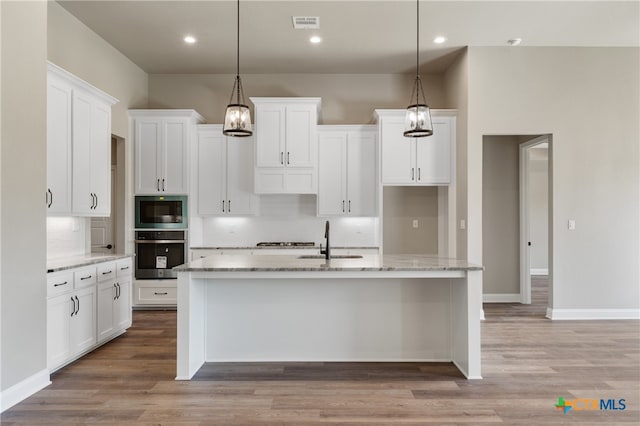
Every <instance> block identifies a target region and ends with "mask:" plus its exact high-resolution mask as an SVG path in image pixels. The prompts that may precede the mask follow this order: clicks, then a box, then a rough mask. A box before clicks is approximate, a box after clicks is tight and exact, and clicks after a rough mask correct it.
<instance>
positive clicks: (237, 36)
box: [236, 0, 240, 104]
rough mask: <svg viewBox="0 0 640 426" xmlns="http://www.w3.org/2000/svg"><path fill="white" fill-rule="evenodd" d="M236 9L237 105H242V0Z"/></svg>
mask: <svg viewBox="0 0 640 426" xmlns="http://www.w3.org/2000/svg"><path fill="white" fill-rule="evenodd" d="M236 4H237V9H236V80H237V83H238V84H237V97H236V100H237V102H236V103H238V104H239V103H240V0H238V1H237V3H236Z"/></svg>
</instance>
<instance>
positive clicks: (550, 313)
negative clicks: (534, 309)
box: [547, 308, 640, 320]
mask: <svg viewBox="0 0 640 426" xmlns="http://www.w3.org/2000/svg"><path fill="white" fill-rule="evenodd" d="M547 318H549V319H552V320H619V319H640V309H553V308H547Z"/></svg>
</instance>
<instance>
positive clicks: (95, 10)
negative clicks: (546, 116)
mask: <svg viewBox="0 0 640 426" xmlns="http://www.w3.org/2000/svg"><path fill="white" fill-rule="evenodd" d="M58 3H60V4H61V5H62V6H63V7H64V8H65V9H67V10H68V11H69V12H71V13H72V14H73V15H75V16H76V17H77V18H78V19H80V20H81V21H82V22H84V23H85V24H86V25H87V26H88V27H90V28H91V29H92V30H94V31H95V32H96V33H98V34H99V35H100V36H101V37H102V38H104V39H105V40H107V41H108V42H109V43H111V44H112V45H113V46H114V47H115V48H116V49H118V50H119V51H121V52H122V53H123V54H125V55H126V56H127V57H129V58H130V59H131V60H132V61H133V62H135V63H136V64H137V65H138V66H140V67H141V68H142V69H143V70H145V71H146V72H148V73H151V74H157V73H167V74H170V73H205V74H209V73H216V74H218V73H220V74H226V73H235V63H236V61H235V55H236V38H235V37H236V2H235V1H233V0H209V1H206V0H200V1H186V0H174V1H155V0H143V1H113V0H112V1H96V0H91V1H79V0H73V1H62V0H58ZM639 5H640V1H638V0H633V1H610V0H609V1H575V0H574V1H541V0H537V1H493V2H487V1H481V0H474V1H455V0H448V1H429V0H422V1H421V3H420V35H421V37H420V44H421V46H420V47H421V58H420V59H421V63H422V65H423V66H424V69H423V70H424V71H428V72H442V71H443V70H444V69H446V67H447V66H448V65H449V64H450V63H451V61H452V60H453V58H454V57H455V56H456V55H457V52H459V51H460V49H462V48H463V47H464V46H506V45H507V40H508V39H511V38H516V37H520V38H522V39H523V42H522V44H521V45H520V47H512V48H513V49H518V48H526V47H527V46H640V30H639V26H640V24H639V22H640V8H639ZM415 9H416V3H415V1H413V0H395V1H378V0H374V1H365V0H346V1H328V0H302V1H300V0H298V1H269V0H253V1H249V0H241V2H240V31H241V34H240V39H241V41H240V49H241V51H240V71H241V73H401V72H412V71H415V52H416V51H415V48H416V19H415ZM294 15H295V16H319V17H320V24H321V25H320V30H294V29H293V26H292V22H291V17H292V16H294ZM316 33H317V34H318V35H320V36H321V37H322V38H323V42H322V43H321V44H319V45H312V44H310V43H309V41H308V40H309V37H310V35H311V34H316ZM187 34H191V35H193V36H195V37H196V38H197V39H198V42H197V43H196V44H195V45H190V46H189V45H186V44H185V43H184V42H183V41H182V39H183V37H184V36H185V35H187ZM436 35H444V36H446V37H447V42H446V43H444V44H443V45H439V46H438V45H435V44H434V43H433V41H432V40H433V38H434V37H435V36H436Z"/></svg>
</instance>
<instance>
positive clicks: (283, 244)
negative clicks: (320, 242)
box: [256, 241, 315, 247]
mask: <svg viewBox="0 0 640 426" xmlns="http://www.w3.org/2000/svg"><path fill="white" fill-rule="evenodd" d="M256 245H257V246H258V247H313V246H314V245H315V243H314V242H313V241H311V242H309V241H262V242H259V243H258V244H256Z"/></svg>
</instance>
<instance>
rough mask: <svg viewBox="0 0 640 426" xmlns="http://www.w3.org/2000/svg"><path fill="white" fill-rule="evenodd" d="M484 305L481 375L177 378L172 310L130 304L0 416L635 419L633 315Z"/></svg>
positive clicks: (539, 299) (373, 367)
mask: <svg viewBox="0 0 640 426" xmlns="http://www.w3.org/2000/svg"><path fill="white" fill-rule="evenodd" d="M533 288H534V293H533V300H534V303H533V304H532V305H531V306H522V305H518V304H489V305H486V306H485V315H486V318H487V319H486V321H484V322H483V324H482V346H483V365H482V367H483V376H484V379H483V380H472V381H468V380H465V379H464V378H463V377H462V376H461V374H460V373H459V372H458V370H457V369H456V368H455V367H453V366H452V365H450V364H446V363H445V364H420V363H371V364H369V363H268V364H258V363H252V364H210V365H206V366H205V367H203V368H202V369H201V370H200V372H199V373H198V374H197V376H196V377H195V380H194V381H191V382H176V381H174V380H173V378H174V375H175V344H176V314H175V312H171V311H136V312H135V313H134V325H133V327H132V328H131V329H130V330H129V331H128V332H127V333H126V334H125V335H123V336H121V337H119V338H118V339H116V340H115V341H113V342H111V343H109V344H107V345H105V346H103V347H102V348H100V349H98V350H96V351H94V352H93V353H91V354H89V355H88V356H86V357H84V358H82V359H81V360H79V361H77V362H75V363H74V364H72V365H70V366H68V367H66V368H64V369H62V370H61V371H59V372H57V373H56V374H54V375H53V376H52V381H53V384H52V385H51V386H49V387H48V388H46V389H44V390H42V391H41V392H38V393H37V394H35V395H34V396H32V397H31V398H28V399H27V400H25V401H23V402H22V403H20V404H18V405H16V406H14V407H13V408H11V409H10V410H7V411H6V412H5V413H3V414H2V416H1V421H2V424H3V425H12V424H16V425H17V424H20V425H24V424H29V425H35V424H46V425H73V424H137V425H142V424H146V425H152V424H153V425H160V424H162V425H229V424H270V425H282V424H286V425H304V424H318V423H332V424H360V425H371V424H403V425H425V424H436V425H443V424H447V425H449V424H465V425H469V424H520V425H537V424H580V425H584V424H607V425H616V424H640V322H638V321H556V322H552V321H549V320H547V319H545V318H544V312H545V307H546V280H544V279H534V283H533ZM559 396H562V397H564V398H565V399H574V398H594V399H600V398H605V399H609V398H614V399H616V400H617V399H620V398H624V399H625V400H626V404H627V409H626V410H624V411H582V412H578V411H570V412H569V413H567V414H562V412H561V411H560V410H557V409H555V408H554V404H555V403H556V402H557V399H558V397H559Z"/></svg>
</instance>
